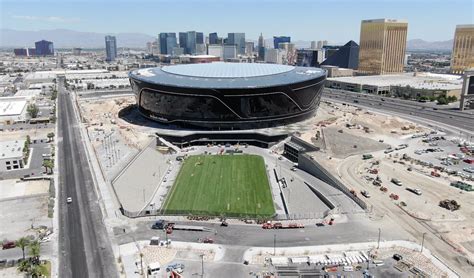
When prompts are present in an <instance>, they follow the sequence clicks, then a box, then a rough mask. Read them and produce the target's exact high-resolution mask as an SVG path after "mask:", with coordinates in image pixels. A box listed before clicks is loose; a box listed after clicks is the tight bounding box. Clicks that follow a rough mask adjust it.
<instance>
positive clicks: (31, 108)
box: [26, 103, 39, 118]
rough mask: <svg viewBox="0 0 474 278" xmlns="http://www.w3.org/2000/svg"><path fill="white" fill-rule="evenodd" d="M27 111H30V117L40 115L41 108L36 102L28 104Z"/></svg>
mask: <svg viewBox="0 0 474 278" xmlns="http://www.w3.org/2000/svg"><path fill="white" fill-rule="evenodd" d="M26 111H27V112H28V115H30V117H32V118H36V117H38V113H39V108H38V106H36V104H34V103H31V104H28V106H27V108H26Z"/></svg>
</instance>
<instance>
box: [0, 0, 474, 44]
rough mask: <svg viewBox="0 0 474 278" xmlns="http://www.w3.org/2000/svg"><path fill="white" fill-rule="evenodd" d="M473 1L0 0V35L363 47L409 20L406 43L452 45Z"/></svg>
mask: <svg viewBox="0 0 474 278" xmlns="http://www.w3.org/2000/svg"><path fill="white" fill-rule="evenodd" d="M473 3H474V1H473V0H360V1H358V0H324V1H322V0H312V1H311V0H274V1H269V0H262V1H259V0H253V1H252V0H240V1H236V0H220V1H219V0H200V1H195V0H189V1H185V0H174V1H172V0H136V1H133V0H128V1H124V0H102V1H99V0H96V1H93V0H76V1H69V0H0V11H1V23H0V24H1V28H10V29H19V30H42V29H43V30H44V29H58V28H61V29H72V30H76V31H90V32H100V33H120V32H139V33H146V34H149V35H156V34H158V33H159V32H179V31H188V30H196V31H201V32H204V33H206V34H207V33H209V32H218V33H219V35H220V36H225V35H226V34H227V33H228V32H245V33H246V37H247V38H249V39H257V37H258V35H259V34H260V32H262V33H263V34H264V37H266V38H268V37H271V36H273V35H288V36H291V37H292V40H293V41H295V40H328V41H330V42H338V43H342V42H346V41H348V40H351V39H353V40H355V41H359V32H360V21H361V20H362V19H374V18H394V19H406V20H408V39H415V38H421V39H424V40H428V41H435V40H447V39H451V38H453V36H454V29H455V26H456V24H473V17H474V4H473Z"/></svg>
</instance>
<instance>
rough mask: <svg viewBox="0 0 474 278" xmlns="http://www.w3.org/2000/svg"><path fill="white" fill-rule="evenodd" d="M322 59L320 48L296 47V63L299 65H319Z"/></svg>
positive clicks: (322, 54)
mask: <svg viewBox="0 0 474 278" xmlns="http://www.w3.org/2000/svg"><path fill="white" fill-rule="evenodd" d="M323 60H324V51H323V50H322V49H298V50H297V51H296V65H297V66H300V67H319V65H320V64H321V62H322V61H323Z"/></svg>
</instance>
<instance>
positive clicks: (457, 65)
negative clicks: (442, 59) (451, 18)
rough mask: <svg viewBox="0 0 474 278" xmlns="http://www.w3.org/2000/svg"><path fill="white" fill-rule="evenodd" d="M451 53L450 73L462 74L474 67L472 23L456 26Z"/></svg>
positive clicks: (473, 25) (473, 32) (473, 31)
mask: <svg viewBox="0 0 474 278" xmlns="http://www.w3.org/2000/svg"><path fill="white" fill-rule="evenodd" d="M451 55H452V56H451V72H452V73H454V74H462V73H463V72H464V71H465V70H466V69H469V68H473V67H474V24H468V25H457V26H456V32H455V33H454V43H453V53H452V54H451Z"/></svg>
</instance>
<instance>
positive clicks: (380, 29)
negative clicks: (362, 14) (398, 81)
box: [359, 19, 408, 74]
mask: <svg viewBox="0 0 474 278" xmlns="http://www.w3.org/2000/svg"><path fill="white" fill-rule="evenodd" d="M407 29H408V23H407V22H406V21H400V20H394V19H373V20H363V21H362V23H361V27H360V50H359V72H360V73H364V74H387V73H400V72H403V62H404V60H405V50H406V44H407Z"/></svg>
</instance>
